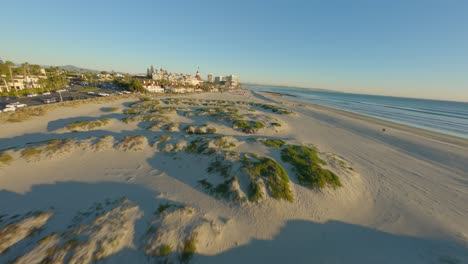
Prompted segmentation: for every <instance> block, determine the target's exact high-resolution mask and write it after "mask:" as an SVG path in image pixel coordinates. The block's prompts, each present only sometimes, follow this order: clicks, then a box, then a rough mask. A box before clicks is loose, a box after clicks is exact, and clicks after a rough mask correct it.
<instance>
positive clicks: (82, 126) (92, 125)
mask: <svg viewBox="0 0 468 264" xmlns="http://www.w3.org/2000/svg"><path fill="white" fill-rule="evenodd" d="M109 122H110V119H109V118H103V119H99V120H92V121H86V120H83V121H76V122H73V123H71V124H68V125H67V126H66V128H67V129H68V130H70V131H88V130H93V129H96V128H99V127H102V126H105V125H107V124H109Z"/></svg>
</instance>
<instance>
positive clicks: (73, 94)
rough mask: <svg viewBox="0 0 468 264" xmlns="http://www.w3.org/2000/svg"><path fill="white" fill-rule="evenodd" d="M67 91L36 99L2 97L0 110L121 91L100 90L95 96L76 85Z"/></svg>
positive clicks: (97, 90) (36, 97)
mask: <svg viewBox="0 0 468 264" xmlns="http://www.w3.org/2000/svg"><path fill="white" fill-rule="evenodd" d="M65 89H66V90H67V91H64V92H61V93H59V92H50V95H41V94H38V95H37V96H35V97H21V98H17V97H15V96H13V97H12V96H8V97H0V110H2V109H4V108H5V106H6V105H7V104H11V103H15V102H19V103H22V104H26V105H27V106H33V105H42V104H46V103H45V101H47V99H49V101H52V102H53V101H54V98H55V100H56V101H57V102H60V95H61V96H62V100H63V101H72V100H80V99H87V98H93V97H96V96H99V95H98V93H107V94H111V95H112V94H116V93H117V92H119V91H120V90H116V89H106V88H98V89H96V90H95V91H93V93H94V94H90V93H88V92H86V91H81V90H83V89H86V87H83V86H79V85H75V86H70V87H68V88H65Z"/></svg>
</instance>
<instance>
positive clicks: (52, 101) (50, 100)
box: [44, 97, 57, 104]
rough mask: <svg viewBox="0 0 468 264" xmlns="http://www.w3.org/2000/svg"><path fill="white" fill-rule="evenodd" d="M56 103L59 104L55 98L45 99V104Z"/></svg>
mask: <svg viewBox="0 0 468 264" xmlns="http://www.w3.org/2000/svg"><path fill="white" fill-rule="evenodd" d="M56 102H57V98H55V97H53V98H47V99H44V103H46V104H51V103H56Z"/></svg>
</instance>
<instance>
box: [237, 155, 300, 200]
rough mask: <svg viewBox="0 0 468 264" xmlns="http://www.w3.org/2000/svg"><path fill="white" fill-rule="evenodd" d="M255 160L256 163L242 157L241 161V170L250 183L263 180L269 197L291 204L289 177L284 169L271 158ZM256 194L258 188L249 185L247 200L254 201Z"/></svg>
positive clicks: (291, 195) (257, 194)
mask: <svg viewBox="0 0 468 264" xmlns="http://www.w3.org/2000/svg"><path fill="white" fill-rule="evenodd" d="M256 159H257V161H254V160H253V159H251V158H246V157H244V159H243V160H242V163H243V168H244V170H245V171H246V172H247V174H248V175H249V177H250V179H251V181H252V182H255V181H256V180H257V179H259V178H260V179H263V180H265V181H266V183H267V187H268V190H269V191H270V195H271V197H273V198H274V199H278V200H281V199H282V200H286V201H289V202H292V201H293V200H294V198H293V194H292V192H291V189H290V187H289V177H288V174H287V173H286V171H285V170H284V168H283V167H282V166H281V165H280V164H279V163H278V162H277V161H275V160H274V159H271V158H267V157H257V158H256ZM258 192H259V188H258V186H255V184H251V185H250V193H249V199H250V200H255V199H256V198H255V197H257V196H259V193H258Z"/></svg>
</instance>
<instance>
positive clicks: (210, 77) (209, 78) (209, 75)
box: [207, 73, 214, 83]
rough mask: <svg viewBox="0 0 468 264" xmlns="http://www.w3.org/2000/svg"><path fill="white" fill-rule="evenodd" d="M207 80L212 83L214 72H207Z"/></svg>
mask: <svg viewBox="0 0 468 264" xmlns="http://www.w3.org/2000/svg"><path fill="white" fill-rule="evenodd" d="M207 81H208V82H209V83H214V74H212V73H210V74H208V78H207Z"/></svg>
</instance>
